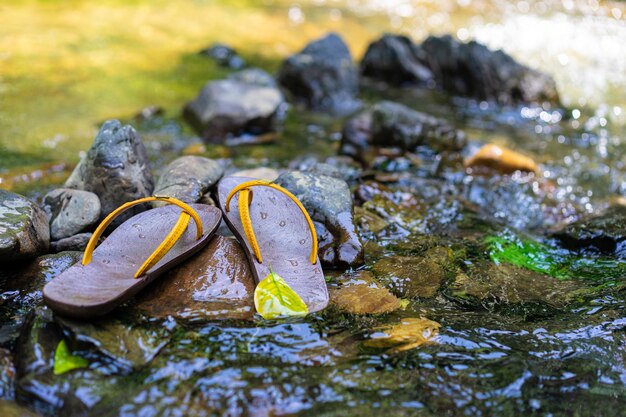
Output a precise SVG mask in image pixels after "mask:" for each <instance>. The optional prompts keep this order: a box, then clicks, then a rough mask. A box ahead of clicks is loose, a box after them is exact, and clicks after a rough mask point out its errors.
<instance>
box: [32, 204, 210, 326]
mask: <svg viewBox="0 0 626 417" xmlns="http://www.w3.org/2000/svg"><path fill="white" fill-rule="evenodd" d="M191 207H193V209H194V210H196V212H197V213H198V215H199V216H200V219H201V220H202V226H203V230H204V234H203V236H202V237H201V238H200V239H198V240H196V228H195V225H194V223H193V220H191V221H190V223H189V226H188V227H187V230H185V233H184V234H183V235H182V236H181V238H180V239H179V240H178V241H177V242H176V244H175V245H174V246H173V247H172V248H171V249H170V250H169V252H167V254H165V256H164V257H163V258H162V259H161V260H160V261H159V262H158V263H157V264H156V265H154V266H153V267H152V268H151V269H150V271H148V272H147V273H146V274H145V275H144V276H142V277H140V278H134V277H133V276H134V274H135V272H136V271H137V270H138V269H139V267H140V266H141V265H142V264H143V262H144V261H145V260H146V259H147V258H148V256H150V254H151V253H152V252H153V251H154V250H155V249H156V247H157V245H158V244H159V243H160V242H161V241H163V239H164V238H165V236H167V234H168V233H169V231H170V230H171V228H172V226H173V225H174V224H175V223H176V221H177V219H178V216H179V215H180V211H181V210H180V208H178V207H175V206H166V207H160V208H156V209H152V210H148V211H144V212H142V213H140V214H138V215H136V216H134V217H132V218H130V219H128V220H127V221H126V222H124V223H122V224H121V225H120V226H119V227H118V228H117V229H115V230H114V231H113V233H111V234H110V235H109V237H107V238H106V239H105V240H104V242H102V244H100V245H99V246H98V247H97V248H96V250H95V251H94V252H93V257H92V261H91V263H89V264H88V265H85V266H83V265H82V264H81V263H80V262H79V263H77V264H75V265H73V266H71V267H70V268H68V269H67V270H66V271H65V272H63V273H62V274H61V275H59V276H58V277H56V278H54V279H53V280H52V281H50V282H49V283H48V284H46V286H45V287H44V289H43V297H44V301H45V302H46V304H47V305H48V306H49V307H50V308H51V309H52V310H53V311H54V312H56V313H59V314H62V315H66V316H71V317H76V318H90V317H97V316H101V315H103V314H106V313H108V312H109V311H111V310H112V309H113V308H115V307H117V306H119V305H120V304H122V303H123V302H125V301H127V300H128V299H129V298H131V297H132V296H134V295H135V294H137V293H138V292H139V291H140V290H141V289H142V288H144V287H145V286H146V285H148V284H150V283H151V282H152V281H154V280H155V279H156V278H157V277H158V276H159V275H161V274H163V273H164V272H165V271H167V270H169V269H171V268H172V267H174V266H175V265H178V264H180V263H181V262H183V261H184V260H185V259H187V258H189V257H190V256H192V255H193V254H194V253H196V252H198V251H199V250H200V249H202V248H203V247H205V246H206V245H207V244H208V243H209V241H210V240H211V238H212V237H213V234H214V233H215V231H216V230H217V227H218V226H219V224H220V221H221V218H222V214H221V212H220V210H219V209H217V208H215V207H211V206H207V205H203V204H191Z"/></svg>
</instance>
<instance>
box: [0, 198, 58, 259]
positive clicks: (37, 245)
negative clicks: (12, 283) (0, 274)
mask: <svg viewBox="0 0 626 417" xmlns="http://www.w3.org/2000/svg"><path fill="white" fill-rule="evenodd" d="M49 244H50V226H49V225H48V219H47V218H46V214H45V213H44V212H43V210H41V209H40V208H39V207H38V206H37V205H36V204H34V203H33V202H31V201H30V200H28V199H26V198H25V197H23V196H21V195H19V194H15V193H12V192H9V191H4V190H0V262H7V261H19V260H23V259H29V258H34V257H35V256H37V255H41V254H43V253H46V252H47V251H48V245H49Z"/></svg>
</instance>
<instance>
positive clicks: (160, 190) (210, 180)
mask: <svg viewBox="0 0 626 417" xmlns="http://www.w3.org/2000/svg"><path fill="white" fill-rule="evenodd" d="M222 175H224V168H223V167H222V165H221V164H220V163H219V162H217V161H214V160H212V159H208V158H203V157H201V156H191V155H190V156H181V157H180V158H177V159H175V160H174V161H172V162H171V163H170V164H168V165H167V166H166V167H165V168H164V169H163V173H162V174H161V176H160V177H159V180H158V181H157V184H156V187H155V188H154V194H155V195H167V196H170V197H174V198H177V199H179V200H181V201H184V202H185V203H196V202H198V201H199V200H200V199H201V198H202V196H203V195H204V194H205V193H206V192H207V191H208V190H209V189H210V188H211V187H213V186H214V185H215V184H217V182H218V181H219V179H220V178H222Z"/></svg>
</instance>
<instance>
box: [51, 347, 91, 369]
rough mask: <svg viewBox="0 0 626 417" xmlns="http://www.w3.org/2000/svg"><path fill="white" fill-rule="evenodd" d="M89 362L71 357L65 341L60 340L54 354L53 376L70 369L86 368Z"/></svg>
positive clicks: (74, 356)
mask: <svg viewBox="0 0 626 417" xmlns="http://www.w3.org/2000/svg"><path fill="white" fill-rule="evenodd" d="M88 365H89V362H88V361H87V359H85V358H81V357H80V356H76V355H72V351H70V348H69V347H68V346H67V342H66V341H65V339H63V340H61V341H60V342H59V344H58V346H57V349H56V351H55V352H54V374H55V375H61V374H64V373H66V372H69V371H71V370H72V369H78V368H86V367H87V366H88Z"/></svg>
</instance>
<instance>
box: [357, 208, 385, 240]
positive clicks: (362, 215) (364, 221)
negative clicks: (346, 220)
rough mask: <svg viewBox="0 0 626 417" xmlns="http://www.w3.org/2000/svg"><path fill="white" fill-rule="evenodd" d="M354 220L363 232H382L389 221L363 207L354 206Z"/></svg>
mask: <svg viewBox="0 0 626 417" xmlns="http://www.w3.org/2000/svg"><path fill="white" fill-rule="evenodd" d="M354 222H355V223H356V224H357V225H358V227H359V228H360V230H361V231H362V233H361V234H363V233H366V232H372V233H374V234H376V233H379V232H381V231H382V230H384V229H385V228H386V227H387V226H389V223H388V222H387V221H385V219H383V218H382V217H380V216H378V215H376V214H374V213H372V212H369V211H367V210H365V209H364V208H363V207H355V208H354Z"/></svg>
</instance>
